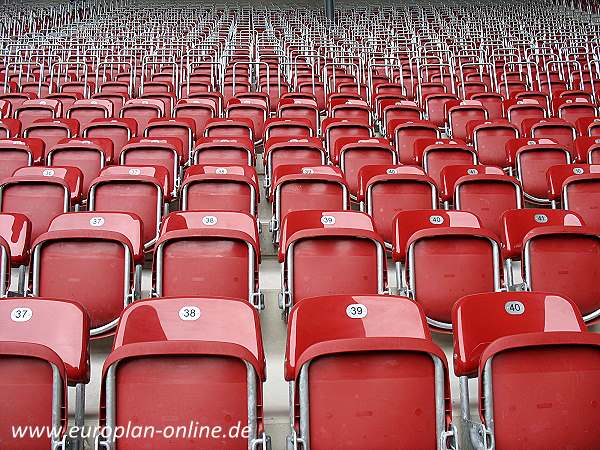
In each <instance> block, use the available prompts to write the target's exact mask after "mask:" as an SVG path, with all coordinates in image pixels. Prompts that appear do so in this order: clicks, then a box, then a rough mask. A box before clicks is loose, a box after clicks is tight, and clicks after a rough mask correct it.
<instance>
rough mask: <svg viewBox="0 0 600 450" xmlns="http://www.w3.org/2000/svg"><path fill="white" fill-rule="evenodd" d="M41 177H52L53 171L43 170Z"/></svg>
mask: <svg viewBox="0 0 600 450" xmlns="http://www.w3.org/2000/svg"><path fill="white" fill-rule="evenodd" d="M42 175H43V176H45V177H53V176H54V170H53V169H45V170H44V171H43V172H42Z"/></svg>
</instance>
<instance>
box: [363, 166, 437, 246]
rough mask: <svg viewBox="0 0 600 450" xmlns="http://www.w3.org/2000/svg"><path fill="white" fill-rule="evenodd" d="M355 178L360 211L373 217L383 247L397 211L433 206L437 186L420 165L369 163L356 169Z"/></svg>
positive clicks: (389, 238) (435, 204) (388, 237)
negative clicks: (357, 186)
mask: <svg viewBox="0 0 600 450" xmlns="http://www.w3.org/2000/svg"><path fill="white" fill-rule="evenodd" d="M358 178H359V190H358V201H359V202H360V205H361V211H363V212H366V213H367V214H369V215H370V216H371V217H372V218H373V221H374V222H375V227H376V228H377V231H378V232H379V234H380V235H381V236H382V237H383V239H384V241H385V242H386V246H387V247H391V243H392V241H393V236H394V233H393V227H392V225H393V221H394V217H396V214H397V213H398V212H399V211H404V210H412V209H437V204H438V194H437V186H436V184H435V182H434V181H433V180H432V179H431V178H430V177H428V176H427V175H426V174H425V172H424V171H423V169H421V168H420V167H415V166H402V165H399V166H397V165H369V166H365V167H363V168H362V169H360V172H359V173H358Z"/></svg>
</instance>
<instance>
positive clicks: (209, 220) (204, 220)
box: [202, 216, 218, 225]
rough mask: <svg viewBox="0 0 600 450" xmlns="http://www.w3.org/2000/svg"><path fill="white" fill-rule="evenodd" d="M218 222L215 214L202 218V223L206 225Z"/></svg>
mask: <svg viewBox="0 0 600 450" xmlns="http://www.w3.org/2000/svg"><path fill="white" fill-rule="evenodd" d="M217 222H218V220H217V218H216V217H215V216H204V217H203V218H202V223H203V224H204V225H216V224H217Z"/></svg>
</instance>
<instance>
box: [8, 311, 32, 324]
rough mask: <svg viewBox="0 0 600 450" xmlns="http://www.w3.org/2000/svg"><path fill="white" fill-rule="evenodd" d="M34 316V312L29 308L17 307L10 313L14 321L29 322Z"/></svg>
mask: <svg viewBox="0 0 600 450" xmlns="http://www.w3.org/2000/svg"><path fill="white" fill-rule="evenodd" d="M31 317H33V312H32V311H31V309H29V308H15V309H13V310H12V312H11V313H10V320H12V321H13V322H27V321H28V320H31Z"/></svg>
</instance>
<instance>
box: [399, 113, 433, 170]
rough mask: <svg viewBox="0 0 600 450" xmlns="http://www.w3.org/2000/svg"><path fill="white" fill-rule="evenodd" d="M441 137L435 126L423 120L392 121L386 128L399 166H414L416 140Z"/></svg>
mask: <svg viewBox="0 0 600 450" xmlns="http://www.w3.org/2000/svg"><path fill="white" fill-rule="evenodd" d="M440 137H441V134H440V131H439V130H438V128H437V126H435V125H434V124H433V123H432V122H428V121H425V120H415V121H412V120H408V121H405V120H392V121H391V122H390V123H389V127H388V138H389V139H390V140H391V141H392V142H394V147H395V148H396V151H397V152H398V158H399V161H400V163H401V164H415V163H416V159H415V148H414V146H415V142H416V141H417V140H418V139H428V138H429V139H438V138H440Z"/></svg>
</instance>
